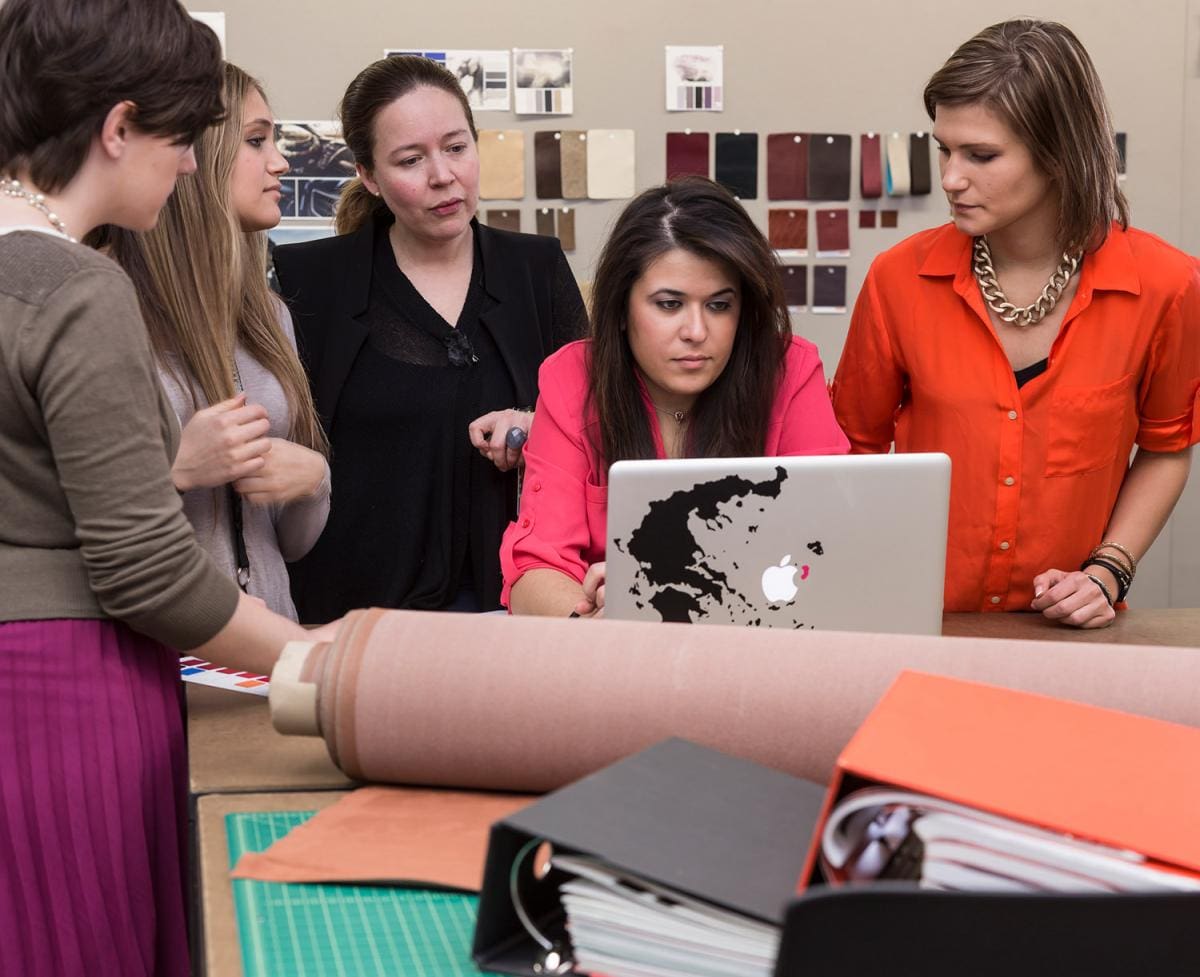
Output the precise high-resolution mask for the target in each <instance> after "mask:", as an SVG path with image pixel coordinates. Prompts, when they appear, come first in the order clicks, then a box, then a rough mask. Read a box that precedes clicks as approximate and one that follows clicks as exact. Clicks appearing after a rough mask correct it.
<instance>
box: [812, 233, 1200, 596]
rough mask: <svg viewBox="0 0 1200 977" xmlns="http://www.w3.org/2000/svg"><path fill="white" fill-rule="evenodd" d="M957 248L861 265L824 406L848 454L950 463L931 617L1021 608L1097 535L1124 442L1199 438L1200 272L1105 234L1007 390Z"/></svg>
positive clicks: (1155, 245) (1169, 254) (1136, 237)
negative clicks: (1038, 581) (1034, 367)
mask: <svg viewBox="0 0 1200 977" xmlns="http://www.w3.org/2000/svg"><path fill="white" fill-rule="evenodd" d="M971 250H972V249H971V238H970V237H969V236H967V235H965V234H962V233H961V232H959V231H958V230H957V229H956V228H955V227H954V226H953V225H944V226H942V227H939V228H934V229H932V230H929V231H924V232H921V233H919V234H916V235H913V236H912V237H909V238H907V239H906V240H905V241H903V242H901V243H900V244H898V245H897V246H895V247H893V248H891V249H890V250H888V251H886V252H884V253H883V254H882V255H880V256H879V257H878V258H876V260H875V262H874V264H873V265H872V267H871V270H870V272H869V273H868V275H867V279H866V282H865V284H864V286H863V289H862V291H861V292H860V294H859V298H858V302H857V304H856V306H855V309H854V314H853V316H852V318H851V323H850V331H849V335H848V336H847V339H846V344H845V349H844V352H843V354H842V360H841V363H840V364H839V366H838V370H837V376H836V378H835V380H834V383H833V399H834V407H835V409H836V411H837V415H838V418H839V420H840V422H841V424H842V426H843V428H844V429H845V430H846V433H847V435H848V436H849V437H850V440H851V442H852V443H853V445H854V450H855V451H859V452H880V451H887V450H888V449H889V448H890V447H891V446H892V444H893V443H894V444H895V448H896V450H897V451H944V452H946V453H947V454H948V455H949V456H950V458H951V461H952V463H953V470H954V477H953V481H952V484H951V489H950V526H949V545H948V549H947V563H946V595H945V606H946V610H947V611H990V610H1025V609H1026V608H1028V606H1029V602H1030V600H1032V598H1033V578H1034V577H1035V576H1036V575H1037V574H1039V573H1041V572H1043V571H1045V570H1047V569H1050V568H1051V567H1056V568H1059V569H1071V568H1073V567H1077V566H1078V565H1079V564H1080V563H1081V562H1082V560H1083V559H1084V558H1085V557H1086V556H1087V555H1088V553H1089V552H1090V551H1091V549H1092V547H1094V546H1095V545H1096V544H1097V543H1099V542H1100V541H1101V540H1102V539H1103V535H1102V534H1103V532H1104V530H1105V527H1106V525H1107V523H1108V520H1109V517H1110V515H1111V513H1112V508H1113V503H1114V502H1115V500H1116V497H1117V493H1118V492H1119V491H1120V488H1121V485H1122V482H1123V480H1124V478H1125V473H1126V470H1127V468H1128V464H1129V457H1130V453H1131V451H1132V449H1133V447H1134V445H1138V446H1139V447H1143V448H1146V449H1147V450H1150V451H1159V452H1174V451H1180V450H1183V449H1184V448H1186V447H1188V446H1189V445H1191V444H1194V443H1195V442H1196V441H1197V440H1200V397H1198V393H1200V330H1197V329H1196V328H1195V324H1196V323H1197V322H1200V269H1198V268H1197V264H1196V262H1195V260H1194V259H1193V258H1191V257H1189V256H1187V255H1185V254H1183V253H1182V252H1180V251H1177V250H1176V249H1174V248H1172V247H1171V246H1170V245H1168V244H1166V243H1165V242H1163V241H1161V240H1160V239H1159V238H1157V237H1154V236H1153V235H1151V234H1147V233H1145V232H1143V231H1138V230H1135V229H1130V230H1128V231H1122V230H1121V229H1120V227H1119V226H1117V225H1115V224H1114V225H1113V226H1112V228H1111V229H1110V231H1109V234H1108V237H1107V239H1106V240H1105V242H1104V244H1103V245H1102V246H1101V247H1100V248H1099V249H1098V250H1096V251H1095V252H1092V253H1089V254H1088V255H1086V256H1085V258H1084V260H1083V263H1082V265H1081V267H1080V271H1079V284H1078V286H1077V289H1076V293H1075V297H1074V299H1073V300H1072V302H1071V305H1070V307H1069V308H1068V309H1067V310H1066V314H1065V317H1064V319H1063V322H1062V325H1061V326H1060V328H1059V334H1058V337H1057V338H1056V339H1055V341H1054V344H1053V346H1052V347H1051V349H1050V356H1049V362H1048V364H1047V367H1046V371H1045V372H1044V373H1043V374H1042V375H1041V376H1039V377H1037V378H1035V379H1032V380H1030V381H1029V382H1027V383H1026V384H1025V385H1024V386H1021V387H1020V388H1018V386H1017V381H1016V378H1015V377H1014V374H1013V369H1012V365H1011V364H1010V363H1009V360H1008V357H1007V356H1006V355H1005V353H1004V350H1003V347H1002V346H1001V345H1000V343H999V341H998V340H997V337H996V334H995V331H994V329H993V327H992V325H991V321H990V319H989V317H988V313H987V309H986V307H985V306H984V303H983V299H982V297H981V295H980V292H979V287H978V285H977V283H976V281H975V278H974V275H973V274H972V272H971ZM935 324H936V328H932V326H933V325H935ZM993 597H998V598H1000V599H999V600H998V601H996V602H994V603H993V601H992V598H993Z"/></svg>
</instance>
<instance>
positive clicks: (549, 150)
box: [533, 131, 563, 200]
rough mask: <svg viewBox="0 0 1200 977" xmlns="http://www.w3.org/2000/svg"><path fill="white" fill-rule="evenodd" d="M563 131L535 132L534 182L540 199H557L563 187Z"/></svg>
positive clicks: (561, 193)
mask: <svg viewBox="0 0 1200 977" xmlns="http://www.w3.org/2000/svg"><path fill="white" fill-rule="evenodd" d="M561 144H562V133H561V132H557V131H556V132H535V133H534V134H533V183H534V193H536V194H537V198H538V199H539V200H557V199H559V198H561V197H562V195H563V188H562V150H561V149H560V146H561Z"/></svg>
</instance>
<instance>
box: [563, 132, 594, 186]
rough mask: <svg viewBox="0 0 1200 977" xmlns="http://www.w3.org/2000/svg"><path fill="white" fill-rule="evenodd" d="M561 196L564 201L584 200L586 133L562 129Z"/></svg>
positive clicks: (585, 184)
mask: <svg viewBox="0 0 1200 977" xmlns="http://www.w3.org/2000/svg"><path fill="white" fill-rule="evenodd" d="M559 152H560V153H561V155H562V160H561V162H562V195H563V199H564V200H584V199H586V197H587V195H588V185H587V133H586V132H584V131H582V130H580V129H564V130H563V131H562V143H561V144H560V145H559Z"/></svg>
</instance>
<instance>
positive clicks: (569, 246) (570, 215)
mask: <svg viewBox="0 0 1200 977" xmlns="http://www.w3.org/2000/svg"><path fill="white" fill-rule="evenodd" d="M558 243H559V244H560V245H562V249H563V250H564V251H574V250H575V211H574V210H573V209H572V208H571V207H562V208H560V209H559V211H558Z"/></svg>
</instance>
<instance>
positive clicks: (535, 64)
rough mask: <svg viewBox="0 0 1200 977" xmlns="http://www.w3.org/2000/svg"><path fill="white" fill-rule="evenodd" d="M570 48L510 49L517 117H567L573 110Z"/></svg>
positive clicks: (572, 59)
mask: <svg viewBox="0 0 1200 977" xmlns="http://www.w3.org/2000/svg"><path fill="white" fill-rule="evenodd" d="M574 60H575V54H574V50H573V49H572V48H556V49H553V50H550V49H546V48H513V76H514V79H515V81H516V112H517V114H518V115H570V114H571V113H572V112H574V111H575V95H574V91H575V90H574V82H573V79H572V74H573V63H574Z"/></svg>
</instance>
